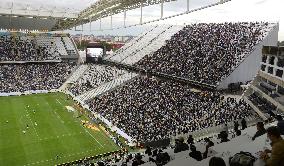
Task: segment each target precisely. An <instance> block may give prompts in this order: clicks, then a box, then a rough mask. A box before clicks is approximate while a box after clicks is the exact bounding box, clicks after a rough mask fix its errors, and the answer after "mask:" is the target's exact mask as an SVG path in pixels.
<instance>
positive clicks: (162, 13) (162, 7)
mask: <svg viewBox="0 0 284 166" xmlns="http://www.w3.org/2000/svg"><path fill="white" fill-rule="evenodd" d="M163 17H164V0H161V18H163Z"/></svg>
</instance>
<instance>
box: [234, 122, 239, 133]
mask: <svg viewBox="0 0 284 166" xmlns="http://www.w3.org/2000/svg"><path fill="white" fill-rule="evenodd" d="M237 130H239V122H238V121H237V120H236V121H234V131H235V132H237Z"/></svg>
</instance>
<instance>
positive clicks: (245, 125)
mask: <svg viewBox="0 0 284 166" xmlns="http://www.w3.org/2000/svg"><path fill="white" fill-rule="evenodd" d="M241 124H242V130H244V129H245V128H247V122H246V120H245V118H243V119H242V121H241Z"/></svg>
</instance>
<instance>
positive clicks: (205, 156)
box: [203, 138, 214, 159]
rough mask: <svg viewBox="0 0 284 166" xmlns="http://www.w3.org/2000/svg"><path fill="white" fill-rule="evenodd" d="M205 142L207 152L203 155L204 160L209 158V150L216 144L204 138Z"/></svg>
mask: <svg viewBox="0 0 284 166" xmlns="http://www.w3.org/2000/svg"><path fill="white" fill-rule="evenodd" d="M204 141H205V143H206V146H205V152H204V153H203V158H204V159H205V158H207V155H208V150H209V148H210V147H212V146H214V143H213V142H212V141H211V140H210V139H209V138H204Z"/></svg>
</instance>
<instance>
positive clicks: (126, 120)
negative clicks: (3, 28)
mask: <svg viewBox="0 0 284 166" xmlns="http://www.w3.org/2000/svg"><path fill="white" fill-rule="evenodd" d="M88 102H89V103H88V104H89V105H90V108H91V109H92V110H93V111H96V112H98V113H99V114H101V115H102V116H103V117H105V118H106V119H108V120H109V121H111V122H112V123H113V125H115V126H118V128H120V129H122V130H123V131H124V132H125V133H127V134H128V135H129V136H131V137H132V138H134V139H135V140H137V141H138V142H147V141H154V140H160V139H164V138H168V137H169V136H170V135H177V134H180V133H188V132H191V131H195V130H200V129H203V128H208V127H212V126H215V125H220V124H225V123H228V122H230V121H234V120H238V119H243V118H244V117H249V116H255V113H254V112H253V111H251V108H250V107H249V106H248V105H247V104H246V103H245V102H244V101H243V100H240V101H236V99H233V98H227V99H224V97H223V96H221V95H220V93H219V92H209V91H201V92H194V91H192V90H191V88H190V86H189V85H186V84H181V83H178V82H174V81H169V80H167V81H166V80H161V79H157V78H154V77H153V78H148V77H144V76H140V77H137V78H135V79H134V80H132V81H131V82H128V83H126V84H124V85H123V86H121V87H118V88H117V89H115V90H113V91H111V92H107V93H106V94H104V95H102V96H99V97H96V98H94V99H93V100H90V101H88Z"/></svg>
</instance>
